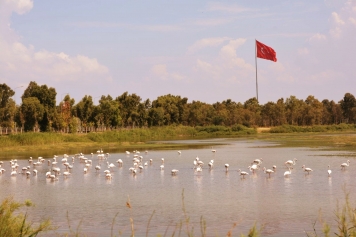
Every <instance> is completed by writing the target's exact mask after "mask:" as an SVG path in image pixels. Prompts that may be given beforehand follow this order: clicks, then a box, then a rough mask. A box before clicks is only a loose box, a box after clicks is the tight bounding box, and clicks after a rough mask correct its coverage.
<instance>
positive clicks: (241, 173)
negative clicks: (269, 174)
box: [237, 169, 248, 178]
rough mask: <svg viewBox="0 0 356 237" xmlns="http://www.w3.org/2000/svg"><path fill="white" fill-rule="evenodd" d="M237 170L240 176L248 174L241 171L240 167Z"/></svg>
mask: <svg viewBox="0 0 356 237" xmlns="http://www.w3.org/2000/svg"><path fill="white" fill-rule="evenodd" d="M237 172H239V173H240V176H242V177H243V178H245V175H248V173H247V172H245V171H241V170H240V169H239V170H238V171H237Z"/></svg>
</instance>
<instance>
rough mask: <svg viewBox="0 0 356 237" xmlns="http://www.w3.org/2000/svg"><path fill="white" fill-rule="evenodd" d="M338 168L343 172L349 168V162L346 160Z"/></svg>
mask: <svg viewBox="0 0 356 237" xmlns="http://www.w3.org/2000/svg"><path fill="white" fill-rule="evenodd" d="M340 166H341V169H342V170H345V168H346V167H348V166H350V161H349V160H347V161H346V163H342V164H341V165H340Z"/></svg>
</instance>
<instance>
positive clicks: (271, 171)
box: [263, 167, 274, 178]
mask: <svg viewBox="0 0 356 237" xmlns="http://www.w3.org/2000/svg"><path fill="white" fill-rule="evenodd" d="M263 172H264V173H265V174H268V177H269V178H271V173H274V171H273V170H271V169H266V167H263Z"/></svg>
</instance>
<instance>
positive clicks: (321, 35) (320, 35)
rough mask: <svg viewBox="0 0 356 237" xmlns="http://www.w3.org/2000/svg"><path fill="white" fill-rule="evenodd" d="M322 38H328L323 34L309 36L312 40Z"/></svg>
mask: <svg viewBox="0 0 356 237" xmlns="http://www.w3.org/2000/svg"><path fill="white" fill-rule="evenodd" d="M320 40H326V36H325V35H323V34H319V33H317V34H315V35H313V36H312V37H310V38H309V41H310V42H313V41H320Z"/></svg>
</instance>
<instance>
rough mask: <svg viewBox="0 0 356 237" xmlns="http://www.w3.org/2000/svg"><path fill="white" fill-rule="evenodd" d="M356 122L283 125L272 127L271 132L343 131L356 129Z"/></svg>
mask: <svg viewBox="0 0 356 237" xmlns="http://www.w3.org/2000/svg"><path fill="white" fill-rule="evenodd" d="M355 130H356V124H345V123H341V124H334V125H315V126H293V125H282V126H278V127H273V128H271V129H270V131H269V132H270V133H296V132H297V133H305V132H341V131H355Z"/></svg>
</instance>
